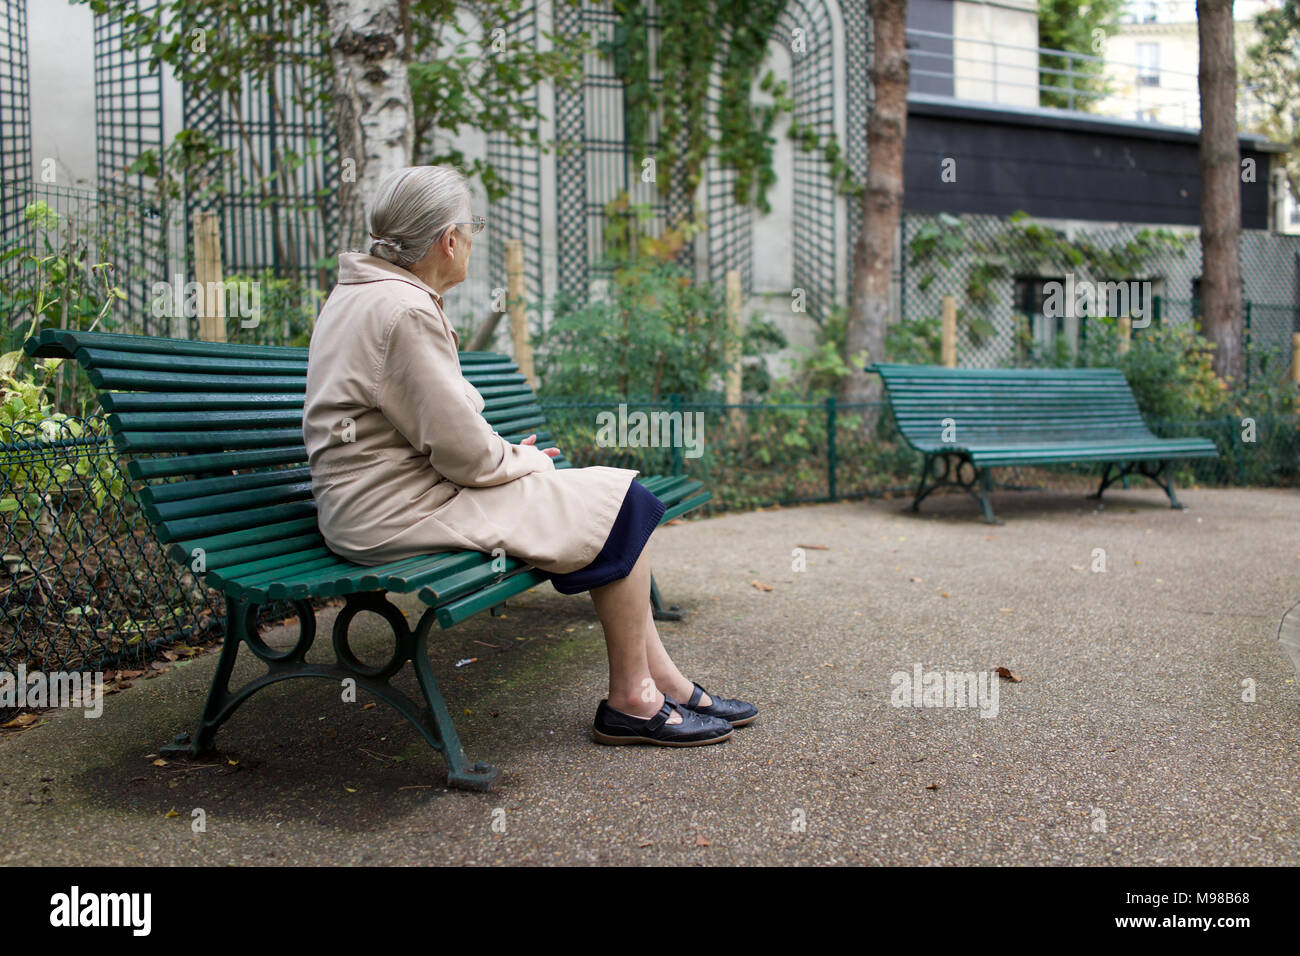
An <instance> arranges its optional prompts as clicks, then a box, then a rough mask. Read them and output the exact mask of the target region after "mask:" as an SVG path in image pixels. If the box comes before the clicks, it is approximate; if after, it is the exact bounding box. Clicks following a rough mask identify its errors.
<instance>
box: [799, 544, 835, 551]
mask: <svg viewBox="0 0 1300 956" xmlns="http://www.w3.org/2000/svg"><path fill="white" fill-rule="evenodd" d="M795 547H796V548H806V549H807V550H809V551H829V550H830V547H829V546H827V545H824V544H796V545H795Z"/></svg>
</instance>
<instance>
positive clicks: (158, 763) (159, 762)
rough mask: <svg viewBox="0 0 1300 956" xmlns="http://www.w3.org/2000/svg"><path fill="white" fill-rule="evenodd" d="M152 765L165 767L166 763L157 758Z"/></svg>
mask: <svg viewBox="0 0 1300 956" xmlns="http://www.w3.org/2000/svg"><path fill="white" fill-rule="evenodd" d="M153 765H154V766H155V767H165V766H167V761H166V760H163V758H162V757H159V758H158V759H157V760H155V761H154V762H153Z"/></svg>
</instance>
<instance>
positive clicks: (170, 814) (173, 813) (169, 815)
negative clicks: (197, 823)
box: [166, 808, 180, 820]
mask: <svg viewBox="0 0 1300 956" xmlns="http://www.w3.org/2000/svg"><path fill="white" fill-rule="evenodd" d="M179 816H180V814H179V813H177V812H176V810H175V809H174V808H173V809H171V810H168V811H167V813H166V817H167V819H168V820H170V819H171V818H172V817H179Z"/></svg>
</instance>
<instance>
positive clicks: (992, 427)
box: [872, 364, 1152, 451]
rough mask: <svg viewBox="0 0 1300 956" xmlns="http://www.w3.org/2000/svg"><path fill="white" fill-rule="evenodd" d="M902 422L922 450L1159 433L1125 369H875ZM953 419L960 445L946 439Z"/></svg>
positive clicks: (900, 425)
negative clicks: (1144, 414)
mask: <svg viewBox="0 0 1300 956" xmlns="http://www.w3.org/2000/svg"><path fill="white" fill-rule="evenodd" d="M872 369H873V370H874V371H877V372H879V373H880V376H881V378H883V379H884V382H885V387H886V388H887V389H888V390H889V404H890V407H891V408H892V410H893V413H894V420H895V421H896V422H897V423H898V428H899V430H900V431H901V432H902V433H903V436H904V437H905V438H906V439H907V440H908V442H909V443H910V444H911V445H912V446H913V447H915V448H918V449H920V450H921V451H933V450H943V449H945V448H952V447H954V444H955V445H956V447H959V448H960V447H966V446H969V445H978V444H996V443H1023V444H1032V443H1033V442H1035V441H1043V442H1048V441H1052V442H1056V441H1075V440H1077V441H1087V440H1097V439H1103V438H1143V439H1147V438H1151V437H1152V435H1151V432H1150V431H1149V430H1148V428H1147V427H1146V424H1145V423H1144V422H1143V420H1142V413H1141V412H1140V411H1139V410H1138V406H1137V400H1136V399H1135V398H1134V397H1133V392H1132V390H1131V389H1130V388H1129V385H1128V382H1127V381H1126V380H1125V378H1124V375H1123V373H1122V372H1120V370H1119V369H1114V368H1085V369H977V368H945V367H943V366H941V365H895V364H878V365H874V366H872ZM945 419H951V420H952V421H953V423H955V426H956V427H955V437H956V441H955V443H954V442H953V441H951V440H950V441H948V442H945V441H944V440H943V438H944V428H945Z"/></svg>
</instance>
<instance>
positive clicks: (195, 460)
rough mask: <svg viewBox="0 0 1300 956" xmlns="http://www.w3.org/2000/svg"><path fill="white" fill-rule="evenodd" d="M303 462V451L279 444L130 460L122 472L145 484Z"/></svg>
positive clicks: (305, 455)
mask: <svg viewBox="0 0 1300 956" xmlns="http://www.w3.org/2000/svg"><path fill="white" fill-rule="evenodd" d="M306 460H307V448H306V446H305V445H303V444H302V443H301V442H300V443H299V444H297V445H283V446H280V447H278V448H261V449H252V450H249V451H240V452H226V453H224V454H222V453H221V452H211V453H208V454H205V455H176V456H174V457H171V458H132V459H131V460H130V461H129V462H127V466H126V470H127V472H128V473H129V474H130V475H131V477H132V478H136V479H139V480H141V481H148V480H150V479H155V478H175V477H179V476H181V475H203V476H205V477H206V476H208V475H212V474H214V473H215V474H222V473H229V472H231V471H233V470H235V469H237V468H265V467H270V466H273V465H292V464H297V463H298V462H305V461H306Z"/></svg>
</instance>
